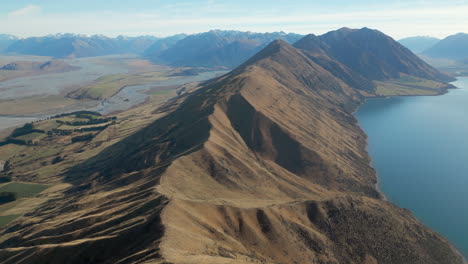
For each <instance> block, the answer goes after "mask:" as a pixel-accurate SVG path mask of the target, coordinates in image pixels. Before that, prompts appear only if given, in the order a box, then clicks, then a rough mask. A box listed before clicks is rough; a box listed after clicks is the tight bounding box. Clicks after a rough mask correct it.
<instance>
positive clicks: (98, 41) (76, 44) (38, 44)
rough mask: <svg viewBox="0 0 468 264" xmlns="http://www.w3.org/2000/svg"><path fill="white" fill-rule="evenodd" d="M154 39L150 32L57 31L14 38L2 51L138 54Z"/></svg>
mask: <svg viewBox="0 0 468 264" xmlns="http://www.w3.org/2000/svg"><path fill="white" fill-rule="evenodd" d="M156 40H157V38H156V37H153V36H140V37H123V36H119V37H116V38H109V37H106V36H101V35H94V36H84V35H75V34H57V35H50V36H45V37H31V38H26V39H20V40H17V41H15V42H14V43H12V44H11V45H10V46H8V48H6V49H5V50H4V52H7V53H18V54H27V55H37V56H50V57H56V58H65V57H77V58H79V57H90V56H102V55H111V54H122V53H136V54H141V53H143V52H144V51H145V50H146V49H147V48H148V47H149V46H151V45H152V44H153V43H154V42H155V41H156Z"/></svg>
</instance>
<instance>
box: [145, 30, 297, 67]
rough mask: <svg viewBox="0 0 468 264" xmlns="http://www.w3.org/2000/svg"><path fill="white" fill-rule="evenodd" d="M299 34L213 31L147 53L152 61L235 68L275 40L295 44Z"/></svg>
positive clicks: (179, 64)
mask: <svg viewBox="0 0 468 264" xmlns="http://www.w3.org/2000/svg"><path fill="white" fill-rule="evenodd" d="M301 37H302V36H301V35H298V34H286V33H284V32H275V33H252V32H241V31H223V30H212V31H209V32H205V33H201V34H196V35H191V36H188V37H186V38H184V39H182V40H180V41H178V42H177V43H175V44H174V45H172V46H171V47H169V48H168V49H166V50H164V51H162V52H160V53H159V54H148V53H147V55H148V56H149V57H150V58H151V59H152V60H153V61H155V62H157V63H162V64H169V65H173V66H198V67H226V68H234V67H236V66H238V65H240V64H242V63H243V62H245V61H246V60H247V59H248V58H250V57H251V56H253V55H254V54H255V53H257V52H258V51H260V50H261V49H262V48H264V47H265V46H266V45H268V44H269V43H270V42H272V41H273V40H275V39H283V40H285V41H287V42H289V43H294V42H296V41H297V40H299V39H300V38H301Z"/></svg>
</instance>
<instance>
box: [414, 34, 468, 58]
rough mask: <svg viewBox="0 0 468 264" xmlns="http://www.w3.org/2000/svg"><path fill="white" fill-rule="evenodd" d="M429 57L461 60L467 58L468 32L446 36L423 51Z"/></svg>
mask: <svg viewBox="0 0 468 264" xmlns="http://www.w3.org/2000/svg"><path fill="white" fill-rule="evenodd" d="M423 55H426V56H429V57H431V58H442V59H451V60H455V61H463V60H466V59H468V34H465V33H459V34H456V35H452V36H448V37H446V38H444V39H443V40H441V41H440V42H438V43H437V44H435V45H434V46H432V47H431V48H429V49H427V50H426V51H424V52H423Z"/></svg>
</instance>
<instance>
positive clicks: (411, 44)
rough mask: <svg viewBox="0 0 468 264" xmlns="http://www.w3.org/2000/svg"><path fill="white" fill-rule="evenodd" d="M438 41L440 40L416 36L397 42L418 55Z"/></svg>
mask: <svg viewBox="0 0 468 264" xmlns="http://www.w3.org/2000/svg"><path fill="white" fill-rule="evenodd" d="M439 41H440V39H438V38H434V37H427V36H417V37H409V38H404V39H400V40H399V41H398V42H400V43H401V44H402V45H403V46H405V47H407V48H408V49H410V50H411V51H412V52H414V53H416V54H418V53H421V52H423V51H425V50H427V49H428V48H430V47H432V46H434V45H435V44H436V43H437V42H439Z"/></svg>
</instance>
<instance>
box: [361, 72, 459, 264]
mask: <svg viewBox="0 0 468 264" xmlns="http://www.w3.org/2000/svg"><path fill="white" fill-rule="evenodd" d="M452 84H453V85H455V86H456V87H458V88H459V89H453V90H450V91H449V93H447V94H445V95H442V96H411V97H391V98H383V99H371V100H368V101H367V102H366V103H365V104H364V105H362V106H361V107H360V108H359V109H358V111H357V112H356V117H357V118H358V120H359V122H360V125H361V127H362V128H363V129H364V131H365V132H366V134H367V135H368V144H369V153H370V155H371V157H372V160H373V166H374V167H375V169H376V170H377V174H378V177H379V184H380V188H381V190H382V191H383V192H384V193H385V195H386V196H387V198H388V199H389V200H390V201H391V202H393V203H396V204H397V205H398V206H400V207H404V208H408V209H410V210H411V211H412V212H413V213H414V215H415V216H416V217H417V218H418V219H420V220H421V221H422V222H423V223H424V224H425V225H426V226H428V227H430V228H432V229H433V230H435V231H437V232H439V233H440V234H442V235H443V236H445V237H446V238H448V239H449V240H450V241H451V242H452V243H453V244H454V245H455V246H456V247H457V248H458V249H459V250H460V252H461V253H462V254H463V255H465V257H468V78H466V77H461V78H459V79H458V80H457V81H456V82H454V83H452Z"/></svg>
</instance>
